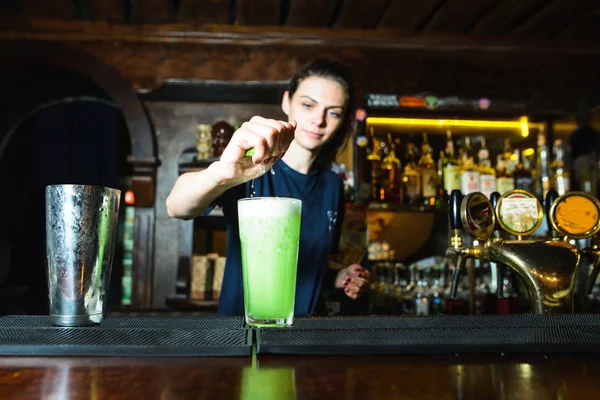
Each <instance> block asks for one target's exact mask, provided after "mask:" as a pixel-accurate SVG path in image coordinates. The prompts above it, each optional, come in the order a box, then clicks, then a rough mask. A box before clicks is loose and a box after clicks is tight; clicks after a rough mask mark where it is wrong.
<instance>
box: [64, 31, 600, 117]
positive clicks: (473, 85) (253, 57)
mask: <svg viewBox="0 0 600 400" xmlns="http://www.w3.org/2000/svg"><path fill="white" fill-rule="evenodd" d="M72 46H74V48H77V49H79V50H80V51H83V52H86V53H89V54H91V55H93V56H95V57H96V58H98V59H99V60H100V61H101V62H103V63H105V64H107V65H108V66H112V67H114V68H115V69H116V70H117V71H118V72H119V73H120V74H121V75H122V76H123V77H124V78H125V79H128V80H130V81H131V82H132V83H133V85H134V87H135V89H137V90H142V89H149V88H150V89H151V88H156V87H158V86H160V85H161V84H162V82H164V80H165V79H168V78H174V79H198V80H202V79H216V80H236V81H252V80H254V81H256V80H259V81H260V80H267V81H282V80H287V79H288V78H289V77H290V76H291V75H292V74H293V72H294V71H295V70H296V69H297V68H298V67H299V66H300V65H302V64H304V63H306V62H307V61H309V60H310V59H312V58H315V57H334V58H337V59H340V60H342V61H344V62H346V63H347V64H348V65H350V66H351V67H352V69H353V72H354V74H355V77H356V79H357V82H358V84H359V85H358V87H359V90H360V91H361V92H364V91H369V92H386V93H418V92H424V91H430V92H432V93H436V94H438V95H457V96H461V95H462V96H485V97H490V98H505V99H514V100H519V101H525V102H527V101H532V102H535V104H536V106H539V107H540V108H551V109H557V108H562V107H564V108H567V109H571V110H573V109H576V107H577V104H578V102H579V101H580V99H581V98H582V97H584V96H586V95H589V94H590V93H592V92H593V93H595V92H597V91H599V89H600V74H598V73H597V65H600V54H580V55H576V54H571V55H568V54H563V55H561V56H560V57H557V55H556V54H554V53H520V54H510V53H504V52H499V53H493V52H488V53H482V52H476V51H473V52H431V51H425V50H423V51H417V50H414V51H408V50H397V51H392V50H387V51H381V50H377V49H358V50H356V49H348V48H328V47H319V46H297V47H293V46H266V45H265V46H260V47H246V46H235V45H228V46H222V45H192V44H168V45H166V44H160V45H159V44H150V43H146V44H143V43H142V44H137V43H121V44H119V45H116V44H114V43H110V42H79V43H73V44H72ZM574 66H575V67H576V71H575V72H574V69H573V68H574ZM359 98H360V97H359Z"/></svg>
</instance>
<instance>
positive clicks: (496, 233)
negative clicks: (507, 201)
mask: <svg viewBox="0 0 600 400" xmlns="http://www.w3.org/2000/svg"><path fill="white" fill-rule="evenodd" d="M499 199H500V193H498V192H493V193H492V194H491V195H490V203H492V209H493V211H494V214H495V213H496V206H497V205H498V200H499ZM495 220H496V222H495V223H494V236H496V237H499V235H500V224H499V223H498V215H496V219H495Z"/></svg>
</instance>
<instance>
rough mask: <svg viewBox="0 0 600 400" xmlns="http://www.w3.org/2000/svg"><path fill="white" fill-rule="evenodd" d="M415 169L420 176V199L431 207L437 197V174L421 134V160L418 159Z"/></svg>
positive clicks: (429, 150)
mask: <svg viewBox="0 0 600 400" xmlns="http://www.w3.org/2000/svg"><path fill="white" fill-rule="evenodd" d="M417 168H418V171H419V174H420V175H421V198H422V200H423V202H424V203H425V204H428V205H431V206H433V205H435V197H436V195H437V172H436V169H435V162H434V161H433V157H431V149H430V148H429V141H428V140H427V134H426V133H423V144H422V145H421V158H419V162H418V163H417Z"/></svg>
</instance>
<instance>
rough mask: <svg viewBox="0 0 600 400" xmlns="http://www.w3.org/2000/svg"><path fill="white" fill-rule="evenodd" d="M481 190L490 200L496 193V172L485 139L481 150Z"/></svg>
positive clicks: (482, 139) (482, 141)
mask: <svg viewBox="0 0 600 400" xmlns="http://www.w3.org/2000/svg"><path fill="white" fill-rule="evenodd" d="M479 188H480V189H479V190H480V191H481V193H483V194H484V195H485V196H486V197H487V198H488V199H489V198H490V196H491V195H492V193H493V192H495V191H496V170H495V169H494V168H492V163H491V161H490V152H489V150H488V148H487V146H486V144H485V138H484V137H482V138H481V149H480V150H479Z"/></svg>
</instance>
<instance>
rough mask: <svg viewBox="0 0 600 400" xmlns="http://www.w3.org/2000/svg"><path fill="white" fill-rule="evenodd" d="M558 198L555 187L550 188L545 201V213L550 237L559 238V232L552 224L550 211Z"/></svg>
mask: <svg viewBox="0 0 600 400" xmlns="http://www.w3.org/2000/svg"><path fill="white" fill-rule="evenodd" d="M557 198H558V192H557V191H556V190H554V189H551V190H548V193H546V200H545V202H544V213H545V214H546V224H547V225H548V237H550V239H558V232H556V229H554V227H553V226H552V215H551V213H550V208H551V207H552V203H554V200H556V199H557Z"/></svg>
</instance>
